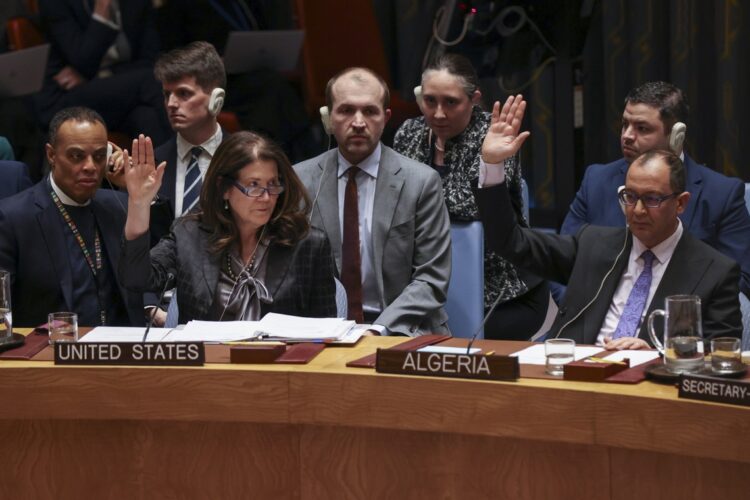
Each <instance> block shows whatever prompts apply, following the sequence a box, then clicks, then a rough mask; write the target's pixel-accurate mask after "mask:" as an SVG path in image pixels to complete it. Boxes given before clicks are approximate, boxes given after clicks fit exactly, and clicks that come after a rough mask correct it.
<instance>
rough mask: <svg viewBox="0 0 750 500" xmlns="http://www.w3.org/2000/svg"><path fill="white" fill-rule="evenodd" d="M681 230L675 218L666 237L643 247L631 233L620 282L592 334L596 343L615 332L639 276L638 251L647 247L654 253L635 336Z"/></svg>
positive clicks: (640, 260)
mask: <svg viewBox="0 0 750 500" xmlns="http://www.w3.org/2000/svg"><path fill="white" fill-rule="evenodd" d="M682 231H683V229H682V221H681V220H680V219H677V228H676V229H675V231H674V232H673V233H672V234H671V235H670V236H669V237H668V238H667V239H666V240H664V241H662V242H661V243H659V244H658V245H656V246H655V247H653V248H648V247H646V245H644V244H643V243H642V242H641V240H639V239H638V238H636V237H635V236H633V246H632V248H631V249H630V256H629V257H628V267H627V268H626V269H625V272H624V273H623V274H622V277H621V278H620V283H619V284H618V285H617V289H616V290H615V294H614V295H613V296H612V302H611V303H610V304H609V310H608V311H607V315H606V316H605V317H604V323H602V329H601V330H600V331H599V335H598V336H597V337H596V343H597V345H601V344H603V343H604V339H605V338H610V337H612V335H613V334H614V333H615V330H616V329H617V324H618V323H619V322H620V316H622V312H623V310H624V309H625V304H626V303H627V301H628V297H630V291H631V290H632V289H633V285H635V282H636V280H637V279H638V276H640V275H641V272H642V271H643V267H644V262H643V258H642V257H641V255H642V254H643V252H645V251H646V250H651V252H652V253H653V254H654V260H653V262H652V263H651V287H650V288H649V289H648V298H647V299H646V305H645V306H644V307H643V312H642V313H641V319H640V321H639V322H638V328H636V336H637V332H638V331H639V330H640V328H641V324H642V323H643V319H644V318H645V316H646V312H647V311H648V308H649V304H651V299H653V298H654V293H655V292H656V289H657V288H659V283H661V279H662V277H663V276H664V271H666V269H667V266H669V261H670V260H672V254H674V250H675V248H677V243H678V242H679V241H680V238H681V237H682Z"/></svg>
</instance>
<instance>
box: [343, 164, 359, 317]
mask: <svg viewBox="0 0 750 500" xmlns="http://www.w3.org/2000/svg"><path fill="white" fill-rule="evenodd" d="M359 171H360V169H359V167H349V169H348V170H347V171H346V174H347V175H348V176H349V178H348V179H347V181H346V190H345V191H344V193H345V194H344V239H343V242H342V248H341V250H342V258H341V282H342V283H343V285H344V288H346V298H347V302H348V304H347V305H348V309H349V314H348V316H347V317H348V319H352V320H354V321H356V322H357V323H364V321H365V319H364V315H363V313H362V256H361V255H360V253H359V195H358V194H357V181H356V177H357V173H359Z"/></svg>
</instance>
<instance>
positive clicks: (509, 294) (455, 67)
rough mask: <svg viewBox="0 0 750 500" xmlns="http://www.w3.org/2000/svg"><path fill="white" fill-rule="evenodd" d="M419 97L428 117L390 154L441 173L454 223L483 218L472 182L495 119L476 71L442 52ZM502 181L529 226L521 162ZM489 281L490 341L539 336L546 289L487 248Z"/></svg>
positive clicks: (406, 130) (510, 165) (405, 128)
mask: <svg viewBox="0 0 750 500" xmlns="http://www.w3.org/2000/svg"><path fill="white" fill-rule="evenodd" d="M415 94H416V95H417V99H418V101H421V102H420V109H421V110H422V114H423V116H421V117H419V118H414V119H411V120H407V121H406V122H404V124H403V125H402V126H401V127H400V128H399V130H398V132H397V133H396V137H395V140H394V143H393V149H395V150H396V151H398V152H399V153H401V154H403V155H405V156H408V157H410V158H413V159H415V160H417V161H420V162H422V163H425V164H427V165H431V166H432V167H433V168H434V169H435V170H437V171H438V172H439V173H440V176H441V177H442V180H443V193H444V195H445V202H446V204H447V206H448V213H449V214H450V217H451V220H454V221H473V220H479V212H478V209H477V205H476V203H475V201H474V195H473V193H472V183H476V182H477V179H478V177H479V163H480V160H481V158H480V155H481V149H482V141H483V140H484V136H485V134H486V133H487V129H488V127H489V125H490V117H491V115H490V113H487V112H484V111H482V109H481V108H480V107H479V104H480V101H481V97H482V93H481V91H480V90H479V78H478V76H477V73H476V71H475V70H474V67H473V66H472V65H471V63H470V62H469V61H468V60H467V59H466V58H465V57H463V56H460V55H457V54H445V55H443V56H441V57H439V58H438V59H437V60H436V61H435V62H434V63H432V64H431V65H429V66H428V67H427V68H426V69H425V70H424V72H423V73H422V85H421V88H420V87H417V88H416V89H415ZM505 176H506V179H507V181H506V182H507V183H508V189H509V190H510V193H511V200H512V202H513V208H514V209H515V211H516V216H517V217H518V219H519V220H520V221H523V225H527V223H526V221H525V220H524V216H523V199H522V194H521V192H522V188H521V167H520V165H519V163H518V159H517V157H512V158H510V159H508V160H506V162H505ZM454 272H455V270H454ZM484 278H485V286H484V306H485V309H487V310H488V309H489V308H490V307H491V306H492V305H493V304H494V303H495V301H496V300H497V301H498V305H497V306H496V307H495V310H494V312H493V313H492V315H491V316H490V318H489V320H488V322H487V324H486V326H485V328H484V332H485V338H492V339H506V340H508V339H512V340H518V339H523V340H526V339H528V338H529V337H530V336H531V335H533V334H534V333H536V332H537V330H539V328H540V327H541V326H542V324H543V322H544V319H545V315H546V312H547V307H548V305H549V288H548V286H547V283H546V282H545V281H543V280H542V279H541V278H539V277H537V276H534V275H532V274H529V273H528V272H525V271H522V270H520V269H518V268H516V267H515V266H513V265H512V264H511V263H510V262H508V261H506V260H504V259H503V258H501V257H500V256H498V255H497V254H495V253H494V252H492V251H490V250H485V259H484Z"/></svg>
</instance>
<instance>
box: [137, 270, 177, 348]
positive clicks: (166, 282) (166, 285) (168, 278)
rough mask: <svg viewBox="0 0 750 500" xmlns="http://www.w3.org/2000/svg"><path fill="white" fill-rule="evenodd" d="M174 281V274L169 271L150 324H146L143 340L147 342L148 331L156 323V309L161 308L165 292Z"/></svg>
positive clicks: (149, 320)
mask: <svg viewBox="0 0 750 500" xmlns="http://www.w3.org/2000/svg"><path fill="white" fill-rule="evenodd" d="M173 282H174V274H172V273H167V281H165V282H164V288H162V290H161V295H159V301H158V302H157V303H156V307H154V310H153V311H151V317H150V318H149V319H148V324H147V325H146V331H145V332H143V340H142V341H141V342H146V338H147V337H148V332H149V330H151V325H153V324H154V317H155V316H156V310H157V309H159V304H161V301H162V300H164V294H166V293H167V290H169V289H170V288H172V286H173Z"/></svg>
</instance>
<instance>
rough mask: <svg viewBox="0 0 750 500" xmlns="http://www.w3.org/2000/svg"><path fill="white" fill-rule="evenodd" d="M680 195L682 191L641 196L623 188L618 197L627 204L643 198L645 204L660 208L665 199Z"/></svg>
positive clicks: (649, 206) (633, 203) (632, 203)
mask: <svg viewBox="0 0 750 500" xmlns="http://www.w3.org/2000/svg"><path fill="white" fill-rule="evenodd" d="M679 195H680V193H672V194H666V195H664V196H658V195H655V194H644V195H642V196H639V195H637V194H635V193H634V192H632V191H628V190H627V189H623V190H622V191H620V192H619V193H618V195H617V196H618V198H620V201H621V202H622V203H624V204H625V205H630V206H632V205H635V204H636V203H638V200H641V202H642V203H643V205H644V206H646V207H648V208H659V207H660V206H661V203H662V202H663V201H665V200H668V199H670V198H675V197H677V196H679Z"/></svg>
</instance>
